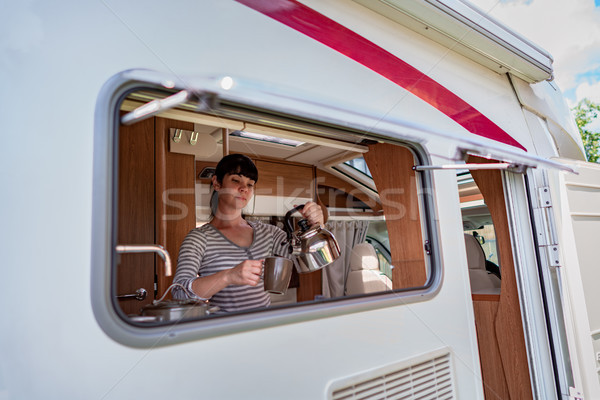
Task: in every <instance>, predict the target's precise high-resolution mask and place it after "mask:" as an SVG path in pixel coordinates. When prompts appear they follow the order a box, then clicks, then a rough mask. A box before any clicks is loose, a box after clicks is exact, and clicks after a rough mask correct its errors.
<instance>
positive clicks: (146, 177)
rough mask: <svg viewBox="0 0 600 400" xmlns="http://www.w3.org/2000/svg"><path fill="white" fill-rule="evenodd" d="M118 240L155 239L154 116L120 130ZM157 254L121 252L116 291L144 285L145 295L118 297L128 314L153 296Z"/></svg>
mask: <svg viewBox="0 0 600 400" xmlns="http://www.w3.org/2000/svg"><path fill="white" fill-rule="evenodd" d="M118 171H119V172H118V174H119V183H118V187H117V190H118V203H117V207H118V211H117V212H118V216H117V221H118V230H117V243H118V244H138V245H139V244H152V243H154V118H151V119H147V120H144V121H141V122H138V123H136V124H134V125H131V126H121V129H120V130H119V160H118ZM154 263H155V260H154V255H153V254H145V253H140V254H121V255H120V262H119V263H118V264H117V293H116V294H117V295H126V294H132V293H135V292H136V290H138V289H145V290H146V292H147V296H146V299H144V300H143V301H138V300H136V299H132V298H129V299H123V300H119V305H120V306H121V310H122V311H123V312H124V313H125V314H137V313H139V311H140V308H141V307H143V306H144V305H146V304H149V303H150V302H151V301H152V300H153V299H154V268H155V267H154Z"/></svg>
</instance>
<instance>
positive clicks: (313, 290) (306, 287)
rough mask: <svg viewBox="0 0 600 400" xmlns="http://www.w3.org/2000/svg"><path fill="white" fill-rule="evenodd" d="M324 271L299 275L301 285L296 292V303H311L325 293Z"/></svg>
mask: <svg viewBox="0 0 600 400" xmlns="http://www.w3.org/2000/svg"><path fill="white" fill-rule="evenodd" d="M322 273H323V270H322V269H321V270H318V271H313V272H307V273H304V274H298V277H299V279H300V285H299V286H298V289H297V291H296V301H298V302H301V301H311V300H314V299H315V296H316V295H319V294H322V293H323V287H322V283H321V282H322V276H323V275H322Z"/></svg>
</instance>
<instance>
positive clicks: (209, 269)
mask: <svg viewBox="0 0 600 400" xmlns="http://www.w3.org/2000/svg"><path fill="white" fill-rule="evenodd" d="M257 181H258V171H257V169H256V166H255V165H254V163H253V162H252V160H250V158H248V157H246V156H244V155H242V154H230V155H228V156H225V157H223V158H222V159H221V161H219V163H218V164H217V168H216V170H215V174H214V176H213V177H212V185H213V189H214V191H215V193H216V195H217V198H218V200H217V204H216V207H214V208H213V218H212V220H211V221H210V222H209V223H208V224H205V225H203V226H201V227H200V228H196V229H193V230H192V231H191V232H190V233H188V235H187V236H186V238H185V239H184V241H183V243H182V245H181V248H180V249H179V258H178V262H177V272H176V273H175V278H174V280H173V281H174V282H175V283H179V284H181V285H183V286H184V287H185V288H187V289H188V290H187V291H188V292H189V294H194V295H195V296H196V297H199V298H203V299H210V302H211V304H212V305H215V306H219V308H220V309H221V311H225V312H231V311H241V310H246V309H251V308H256V307H266V306H269V305H270V304H271V299H270V297H269V294H268V293H267V292H265V291H264V289H263V282H262V280H261V275H262V266H263V261H264V258H265V257H267V256H271V255H282V256H286V257H289V254H288V247H287V245H284V244H283V242H284V241H285V239H286V237H287V235H286V233H285V232H284V231H282V230H281V229H279V228H277V227H276V226H273V225H269V224H263V223H260V222H249V221H246V220H245V219H244V218H243V216H242V209H243V208H244V207H245V206H246V205H247V204H248V202H249V201H250V199H251V197H252V195H253V194H254V185H255V184H256V182H257ZM211 203H212V202H211ZM302 215H303V216H304V218H306V219H308V221H309V223H310V224H311V225H317V224H323V211H322V210H321V207H319V206H318V205H317V204H316V203H314V202H308V203H306V205H305V206H304V208H303V210H302ZM174 295H175V297H176V298H185V297H186V294H185V293H184V291H183V290H175V291H174Z"/></svg>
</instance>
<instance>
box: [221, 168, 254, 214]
mask: <svg viewBox="0 0 600 400" xmlns="http://www.w3.org/2000/svg"><path fill="white" fill-rule="evenodd" d="M254 184H255V182H254V180H253V179H250V178H247V177H245V176H243V175H239V174H225V176H224V177H223V182H220V183H219V182H218V181H217V179H216V177H213V186H214V188H215V190H216V191H217V192H219V204H221V203H223V205H228V206H230V207H234V208H236V209H242V208H244V207H246V205H247V204H248V202H249V201H250V198H252V195H253V194H254Z"/></svg>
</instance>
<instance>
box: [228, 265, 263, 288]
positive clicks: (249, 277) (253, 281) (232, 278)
mask: <svg viewBox="0 0 600 400" xmlns="http://www.w3.org/2000/svg"><path fill="white" fill-rule="evenodd" d="M263 261H264V260H246V261H242V262H241V263H239V264H238V265H236V266H235V267H233V268H231V269H230V270H228V271H227V283H228V284H229V285H249V286H256V285H257V284H258V282H259V281H260V276H261V275H262V269H263Z"/></svg>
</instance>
